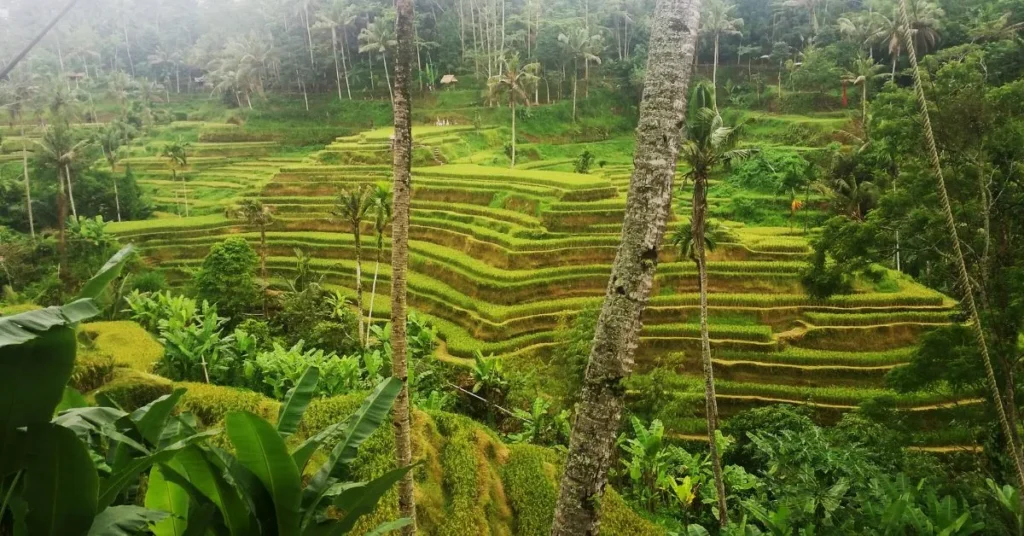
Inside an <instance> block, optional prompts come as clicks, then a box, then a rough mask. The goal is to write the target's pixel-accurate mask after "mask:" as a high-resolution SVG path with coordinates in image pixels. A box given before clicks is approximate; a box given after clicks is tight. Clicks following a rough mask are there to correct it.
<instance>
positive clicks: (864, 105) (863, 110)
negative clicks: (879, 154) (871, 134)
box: [860, 78, 868, 132]
mask: <svg viewBox="0 0 1024 536" xmlns="http://www.w3.org/2000/svg"><path fill="white" fill-rule="evenodd" d="M860 84H861V88H860V122H861V125H863V127H864V131H865V132H867V130H868V81H867V79H866V78H865V79H864V81H863V82H861V83H860Z"/></svg>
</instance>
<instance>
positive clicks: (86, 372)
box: [68, 350, 114, 393]
mask: <svg viewBox="0 0 1024 536" xmlns="http://www.w3.org/2000/svg"><path fill="white" fill-rule="evenodd" d="M113 375H114V358H113V357H111V356H110V355H109V354H104V353H102V352H97V351H95V350H92V351H85V352H79V354H78V356H77V357H76V358H75V369H74V371H73V372H72V373H71V382H70V383H69V384H68V385H70V386H71V387H73V388H74V389H76V390H78V391H79V392H82V393H86V392H89V391H92V390H94V389H96V388H99V387H102V386H103V385H104V384H106V383H107V382H109V381H110V380H111V378H113Z"/></svg>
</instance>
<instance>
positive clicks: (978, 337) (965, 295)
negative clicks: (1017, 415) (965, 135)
mask: <svg viewBox="0 0 1024 536" xmlns="http://www.w3.org/2000/svg"><path fill="white" fill-rule="evenodd" d="M899 17H900V25H901V29H902V30H903V31H902V32H901V33H902V34H903V41H904V43H905V44H906V46H907V57H908V59H909V60H910V68H911V71H912V74H913V77H914V93H915V94H916V97H917V104H918V109H919V111H920V116H921V124H922V129H923V130H924V139H925V147H926V149H927V150H928V158H929V160H930V163H931V167H932V174H933V175H935V181H936V184H935V186H936V191H937V192H938V195H939V208H940V209H941V210H942V214H943V216H944V219H945V223H946V230H947V232H948V233H949V239H950V246H951V248H952V250H953V255H952V258H953V263H954V265H953V268H954V269H955V270H956V274H957V287H959V290H960V293H961V294H962V299H961V302H960V304H961V306H962V307H963V308H964V310H965V312H966V313H967V316H968V322H969V324H970V326H971V330H972V331H973V334H974V339H975V343H976V344H977V345H978V351H979V353H980V354H981V361H982V364H983V365H984V367H985V380H986V384H987V387H988V389H989V395H990V396H991V397H992V403H993V406H995V409H996V414H997V415H998V417H999V424H1000V427H1001V429H1002V432H1003V435H1004V436H1006V439H1005V440H1006V450H1007V454H1009V455H1010V459H1011V460H1013V465H1014V473H1015V476H1016V478H1017V488H1018V489H1024V455H1022V453H1021V449H1020V448H1019V447H1018V445H1019V444H1020V436H1019V435H1018V432H1017V427H1016V424H1015V423H1014V422H1013V421H1012V420H1011V419H1012V415H1013V413H1014V412H1016V407H1015V406H1009V405H1008V404H1007V400H1005V399H1004V397H1003V395H1002V393H1001V392H1000V388H999V382H998V381H997V380H996V375H995V370H994V368H993V366H992V359H991V357H990V355H989V350H988V342H987V340H986V339H985V330H984V328H983V326H982V324H981V317H980V315H979V314H978V306H977V303H976V302H975V300H974V287H973V284H972V282H971V278H970V275H969V274H968V272H967V262H966V261H965V260H964V253H963V250H962V248H961V247H960V235H959V231H958V229H957V223H956V219H955V217H954V215H953V208H952V206H951V205H950V202H949V192H948V190H947V189H946V181H945V179H944V178H943V175H942V163H941V161H940V160H939V150H938V147H937V146H936V144H935V135H934V133H933V132H932V123H931V118H930V117H929V114H928V101H927V100H926V99H925V95H924V88H923V86H922V84H921V71H920V69H919V67H918V65H917V52H916V51H915V50H914V38H913V36H912V35H911V34H910V32H909V31H908V30H909V28H910V20H909V17H908V16H907V2H906V0H899ZM893 61H894V62H895V59H894V60H893ZM894 72H895V67H894ZM1007 392H1008V393H1011V392H1012V387H1011V388H1008V389H1007Z"/></svg>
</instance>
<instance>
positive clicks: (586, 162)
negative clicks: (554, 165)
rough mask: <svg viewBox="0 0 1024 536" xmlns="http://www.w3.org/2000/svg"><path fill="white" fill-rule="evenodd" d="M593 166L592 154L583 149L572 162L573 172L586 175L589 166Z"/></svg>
mask: <svg viewBox="0 0 1024 536" xmlns="http://www.w3.org/2000/svg"><path fill="white" fill-rule="evenodd" d="M593 164H594V153H591V152H590V151H589V150H586V149H584V150H583V152H582V153H580V155H579V156H577V157H576V161H575V162H573V171H575V172H576V173H581V174H583V175H586V174H587V173H590V166H592V165H593Z"/></svg>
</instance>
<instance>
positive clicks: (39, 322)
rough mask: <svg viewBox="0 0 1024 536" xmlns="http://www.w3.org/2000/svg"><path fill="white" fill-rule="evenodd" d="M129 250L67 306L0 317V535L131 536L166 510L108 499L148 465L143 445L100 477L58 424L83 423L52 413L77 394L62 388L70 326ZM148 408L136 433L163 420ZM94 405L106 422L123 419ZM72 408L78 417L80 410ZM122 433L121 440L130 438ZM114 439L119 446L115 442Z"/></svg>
mask: <svg viewBox="0 0 1024 536" xmlns="http://www.w3.org/2000/svg"><path fill="white" fill-rule="evenodd" d="M131 253H132V248H131V246H128V247H126V248H124V249H122V250H121V251H119V252H118V253H117V254H116V255H114V256H113V257H112V258H111V259H110V260H109V261H107V263H106V264H105V265H104V266H103V267H102V268H100V270H99V272H98V273H97V274H96V275H95V276H93V278H92V279H90V280H89V281H88V282H86V284H85V285H84V286H83V288H82V290H81V292H80V293H79V295H78V297H77V298H76V299H75V300H74V301H73V302H71V303H69V304H66V305H63V306H54V307H48V308H46V309H40V310H36V311H30V312H27V313H22V314H19V315H13V316H9V317H3V318H0V452H2V453H3V455H2V456H0V522H2V520H3V519H5V517H6V518H7V519H10V520H11V522H12V526H10V527H0V529H4V532H6V533H13V534H15V535H16V536H17V535H22V534H26V535H27V534H32V535H36V534H42V535H53V536H56V535H68V536H77V535H89V536H113V535H126V534H137V533H139V532H141V531H143V530H145V529H146V527H148V526H149V525H151V524H152V523H154V522H156V521H159V520H160V519H162V518H163V517H165V516H166V514H164V513H162V512H156V511H151V510H148V509H145V508H141V507H138V506H132V505H120V506H111V504H112V503H113V500H114V498H116V497H117V495H118V494H119V493H120V492H121V491H122V490H123V489H124V488H125V486H127V485H128V484H129V483H130V482H131V481H132V480H133V479H132V478H131V477H132V475H138V474H139V473H141V472H142V471H144V470H145V469H146V468H147V466H146V463H152V462H151V458H149V456H151V455H152V454H154V452H153V451H152V449H148V448H146V447H143V451H145V453H144V454H143V453H139V454H135V453H130V452H127V451H126V452H125V454H124V456H123V457H122V458H120V459H119V460H112V461H113V464H112V465H111V466H110V469H111V473H110V475H109V476H107V477H105V478H101V475H100V473H99V471H98V470H97V466H96V465H95V463H94V461H93V455H92V454H91V453H90V450H89V448H88V446H87V445H86V443H85V442H84V441H82V439H81V438H80V437H79V433H78V432H76V429H75V428H74V427H68V426H64V424H69V423H72V422H71V421H74V422H73V423H72V424H79V425H80V424H82V422H80V421H77V420H76V419H73V418H72V417H70V416H68V415H67V414H62V415H61V416H59V417H58V418H57V419H56V420H54V419H53V417H54V413H55V412H56V411H57V409H58V408H59V407H61V406H62V405H63V406H66V405H69V401H70V402H71V405H76V404H74V403H73V402H74V400H75V399H76V398H77V399H78V401H79V402H80V401H81V400H80V399H81V397H74V396H69V395H68V394H67V383H68V380H69V379H70V378H71V372H72V369H73V367H74V362H75V352H76V348H77V343H76V339H75V327H76V325H77V324H78V323H79V322H81V321H83V320H86V319H88V318H91V317H93V316H96V315H97V314H99V313H100V311H99V309H98V308H97V307H96V304H95V302H94V299H95V298H97V297H98V296H99V295H100V293H102V292H103V291H104V289H106V287H107V286H108V285H109V284H110V282H111V281H113V280H114V279H115V278H116V277H117V276H118V275H119V274H120V273H121V270H122V269H123V268H124V265H125V263H126V262H127V261H128V259H129V257H130V255H131ZM153 409H154V408H153V407H152V406H150V407H149V410H147V411H144V412H142V413H139V414H137V415H136V416H137V417H138V419H139V421H140V422H144V423H145V424H144V425H139V424H138V422H136V423H135V426H133V428H135V430H136V431H138V430H140V429H142V428H145V429H147V430H148V429H150V427H151V426H152V427H160V428H161V429H162V426H163V425H162V422H163V421H161V420H160V419H159V418H158V412H152V411H151V410H153ZM96 410H97V411H95V412H94V413H95V414H96V415H101V414H102V415H105V417H103V419H107V420H110V419H114V421H116V420H118V419H122V418H125V417H127V416H126V415H123V414H117V413H113V412H112V413H106V412H104V411H100V410H99V409H98V408H96ZM71 411H72V412H73V413H78V414H79V415H81V416H83V418H84V415H85V414H86V413H88V412H85V411H78V412H76V411H75V410H71ZM168 414H169V413H168ZM115 417H116V418H115ZM97 418H99V417H97ZM128 418H129V419H130V417H128ZM158 421H159V422H158ZM133 422H135V421H133ZM94 424H95V423H94ZM140 426H141V428H140ZM126 428H127V426H126ZM107 431H108V432H109V433H110V434H111V437H118V436H121V435H123V434H121V433H119V432H116V431H115V430H114V429H113V427H111V428H110V429H109V430H107ZM140 433H141V432H140ZM151 437H152V436H151ZM123 439H124V440H126V441H125V444H132V443H137V442H136V441H133V440H131V439H129V438H128V437H127V436H125V437H124V438H123ZM114 441H116V444H118V445H120V443H121V441H122V440H121V438H120V437H118V438H117V439H115V440H114ZM138 446H141V445H138ZM117 448H118V447H114V449H115V450H117ZM129 448H131V447H129ZM8 509H9V510H10V513H11V515H10V516H6V513H7V511H8Z"/></svg>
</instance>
